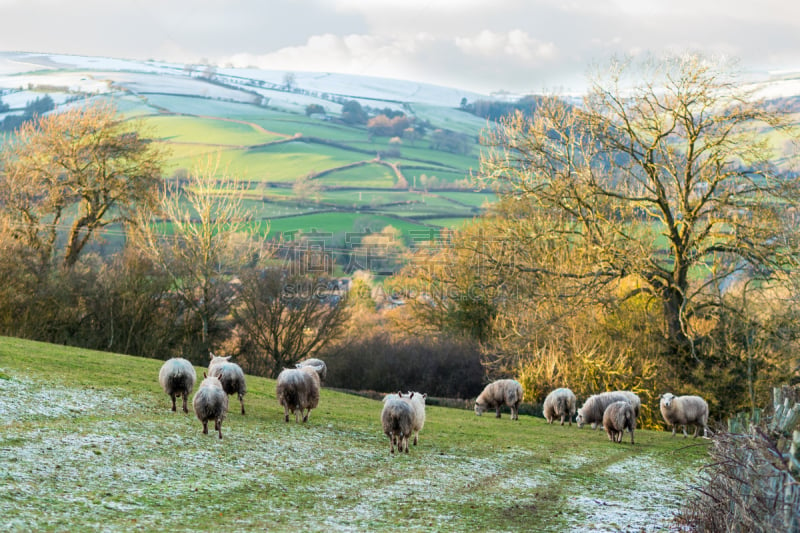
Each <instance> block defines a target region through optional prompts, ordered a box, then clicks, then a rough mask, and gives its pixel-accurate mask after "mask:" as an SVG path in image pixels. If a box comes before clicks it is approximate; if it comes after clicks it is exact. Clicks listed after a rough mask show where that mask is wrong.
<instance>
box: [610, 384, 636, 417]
mask: <svg viewBox="0 0 800 533" xmlns="http://www.w3.org/2000/svg"><path fill="white" fill-rule="evenodd" d="M611 392H614V393H616V394H622V395H623V396H625V398H626V399H627V400H628V403H630V404H631V407H633V413H634V414H635V415H636V418H639V411H640V410H641V409H642V400H641V399H640V398H639V395H638V394H636V393H635V392H631V391H627V390H615V391H611Z"/></svg>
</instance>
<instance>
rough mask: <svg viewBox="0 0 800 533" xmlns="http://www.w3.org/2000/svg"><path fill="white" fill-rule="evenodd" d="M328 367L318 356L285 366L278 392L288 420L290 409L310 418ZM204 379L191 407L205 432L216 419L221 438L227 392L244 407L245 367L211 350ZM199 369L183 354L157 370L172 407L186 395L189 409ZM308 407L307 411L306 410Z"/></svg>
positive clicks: (186, 408) (185, 405)
mask: <svg viewBox="0 0 800 533" xmlns="http://www.w3.org/2000/svg"><path fill="white" fill-rule="evenodd" d="M326 374H327V367H326V366H325V363H324V362H323V361H320V360H319V359H308V360H306V361H302V362H300V363H297V368H292V369H288V368H287V369H284V370H283V371H282V372H281V373H280V375H279V376H278V383H277V387H276V394H277V396H278V401H279V402H280V404H281V405H282V406H283V408H284V411H285V420H286V421H287V422H288V421H289V413H290V412H292V413H294V414H295V419H296V420H297V419H298V417H299V416H302V417H303V422H306V421H307V420H308V415H309V413H311V409H314V408H315V407H317V404H318V403H319V389H320V386H321V380H323V379H325V375H326ZM203 378H204V379H203V381H202V382H201V383H200V387H199V388H198V389H197V392H196V393H195V395H194V398H193V399H192V407H194V413H195V415H197V418H198V419H199V420H200V422H201V423H202V424H203V433H204V434H208V423H209V422H210V421H212V420H213V421H214V430H215V431H216V432H217V433H218V434H219V438H220V439H221V438H222V421H223V420H224V419H225V416H226V415H227V414H228V395H231V394H236V395H237V396H238V397H239V403H240V404H241V406H242V414H245V411H244V395H245V393H246V392H247V384H246V382H245V379H244V372H243V371H242V367H240V366H239V365H237V364H236V363H232V362H231V361H230V357H217V356H216V355H214V354H213V353H212V354H211V360H210V361H209V363H208V372H207V373H206V372H203ZM196 381H197V373H196V372H195V370H194V367H193V366H192V363H190V362H189V361H187V360H186V359H183V358H181V357H174V358H172V359H169V360H167V361H166V362H165V363H164V364H163V365H162V366H161V370H159V372H158V382H159V383H160V384H161V387H162V388H163V389H164V392H165V393H167V394H169V396H170V398H172V410H173V411H176V410H177V409H176V402H175V400H176V398H178V397H182V398H183V412H184V413H188V412H189V409H188V406H187V403H188V399H189V395H190V394H191V393H192V391H193V390H194V384H195V382H196ZM303 411H305V414H303Z"/></svg>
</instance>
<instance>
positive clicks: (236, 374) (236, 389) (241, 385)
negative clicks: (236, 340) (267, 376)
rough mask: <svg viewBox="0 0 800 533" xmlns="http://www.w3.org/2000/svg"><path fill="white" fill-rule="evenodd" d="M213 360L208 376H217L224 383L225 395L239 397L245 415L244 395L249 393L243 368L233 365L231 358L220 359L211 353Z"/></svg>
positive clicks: (209, 366) (209, 364) (210, 363)
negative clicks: (234, 394)
mask: <svg viewBox="0 0 800 533" xmlns="http://www.w3.org/2000/svg"><path fill="white" fill-rule="evenodd" d="M209 355H210V356H211V360H210V361H209V363H208V375H210V376H216V377H218V378H219V380H220V382H221V383H222V389H223V390H224V391H225V394H233V393H236V394H237V395H238V396H239V403H241V404H242V414H244V395H245V393H247V383H246V382H245V380H244V372H243V371H242V367H240V366H239V365H237V364H236V363H231V362H230V359H231V357H230V356H227V357H218V356H216V355H214V354H213V353H209Z"/></svg>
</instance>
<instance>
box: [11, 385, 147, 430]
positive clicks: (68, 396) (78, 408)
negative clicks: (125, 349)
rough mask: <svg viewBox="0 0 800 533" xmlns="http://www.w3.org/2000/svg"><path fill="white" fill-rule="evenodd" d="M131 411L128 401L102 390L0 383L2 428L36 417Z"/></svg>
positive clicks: (128, 399)
mask: <svg viewBox="0 0 800 533" xmlns="http://www.w3.org/2000/svg"><path fill="white" fill-rule="evenodd" d="M132 407H133V405H132V404H131V400H130V398H125V399H122V398H117V397H115V396H114V395H113V394H110V393H108V392H106V391H102V390H81V389H74V388H67V387H62V386H60V385H47V384H43V383H36V382H34V381H30V380H28V379H13V378H12V379H0V424H2V425H8V424H11V423H13V422H17V421H24V420H31V419H34V418H36V417H46V418H62V417H70V416H80V415H82V414H87V413H93V414H108V413H112V412H113V413H119V412H121V411H124V410H127V409H131V408H132Z"/></svg>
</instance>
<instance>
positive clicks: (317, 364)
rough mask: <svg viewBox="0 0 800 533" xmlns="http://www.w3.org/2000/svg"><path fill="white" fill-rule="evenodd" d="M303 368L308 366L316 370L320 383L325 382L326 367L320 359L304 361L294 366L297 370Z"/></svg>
mask: <svg viewBox="0 0 800 533" xmlns="http://www.w3.org/2000/svg"><path fill="white" fill-rule="evenodd" d="M304 366H310V367H311V368H313V369H314V370H316V371H317V374H318V375H319V380H320V381H325V378H326V377H327V376H328V367H327V365H326V364H325V361H323V360H322V359H314V358H311V359H304V360H303V361H300V362H299V363H297V364H296V365H295V367H297V368H302V367H304Z"/></svg>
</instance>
